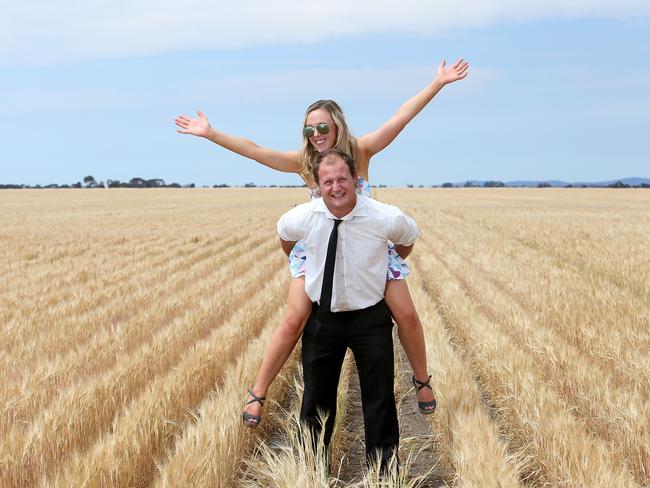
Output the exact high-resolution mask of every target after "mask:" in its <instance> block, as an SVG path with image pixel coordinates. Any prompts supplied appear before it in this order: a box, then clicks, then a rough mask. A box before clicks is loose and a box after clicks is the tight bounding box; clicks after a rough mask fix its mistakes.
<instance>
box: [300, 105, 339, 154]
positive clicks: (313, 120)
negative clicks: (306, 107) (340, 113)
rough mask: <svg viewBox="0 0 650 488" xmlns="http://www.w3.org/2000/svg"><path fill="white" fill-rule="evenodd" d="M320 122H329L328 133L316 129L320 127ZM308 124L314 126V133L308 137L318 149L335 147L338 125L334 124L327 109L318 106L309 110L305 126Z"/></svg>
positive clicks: (319, 150)
mask: <svg viewBox="0 0 650 488" xmlns="http://www.w3.org/2000/svg"><path fill="white" fill-rule="evenodd" d="M319 124H327V127H328V128H329V132H327V133H326V134H321V133H320V132H318V130H316V129H317V128H318V127H319ZM307 126H311V127H313V128H314V131H313V132H314V133H313V134H312V135H311V136H310V137H309V138H308V139H309V142H310V143H311V145H312V146H313V147H314V149H315V150H316V151H318V152H321V151H324V150H325V149H331V148H333V147H334V145H335V144H336V125H334V121H333V120H332V117H330V114H329V112H328V111H327V110H325V109H324V108H317V109H316V110H312V111H311V112H309V113H308V114H307V120H306V121H305V127H307ZM320 127H322V125H321V126H320Z"/></svg>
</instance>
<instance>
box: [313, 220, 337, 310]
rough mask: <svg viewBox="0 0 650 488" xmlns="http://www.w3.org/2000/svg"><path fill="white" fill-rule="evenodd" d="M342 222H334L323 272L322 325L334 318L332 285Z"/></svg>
mask: <svg viewBox="0 0 650 488" xmlns="http://www.w3.org/2000/svg"><path fill="white" fill-rule="evenodd" d="M341 222H342V220H334V228H333V229H332V232H331V233H330V239H329V242H328V243H327V255H326V256H325V270H324V272H323V285H322V286H321V290H320V304H319V307H318V320H319V321H320V322H321V323H322V322H325V321H327V320H328V319H330V318H331V317H332V312H331V311H330V308H331V306H332V284H333V283H334V264H335V262H336V244H337V242H338V240H339V231H338V228H339V224H340V223H341Z"/></svg>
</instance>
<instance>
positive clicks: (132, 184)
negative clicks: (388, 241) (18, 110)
mask: <svg viewBox="0 0 650 488" xmlns="http://www.w3.org/2000/svg"><path fill="white" fill-rule="evenodd" d="M306 186H307V185H305V184H302V185H256V184H255V183H252V182H249V183H245V184H244V185H242V187H243V188H305V187H306ZM406 186H407V188H414V185H413V184H410V183H409V184H407V185H406ZM437 186H438V185H430V187H431V188H436V187H437ZM440 186H441V187H442V188H454V187H459V186H460V187H463V188H503V187H506V186H508V187H509V188H513V187H514V188H516V187H521V188H530V186H526V185H506V184H505V183H504V182H503V181H497V180H489V181H484V182H483V183H480V184H479V183H476V182H472V181H466V182H465V183H464V184H463V185H454V184H453V183H449V182H447V183H443V184H442V185H440ZM536 186H537V188H551V187H553V185H551V183H548V182H546V181H541V182H539V183H537V185H536ZM377 187H378V188H386V185H377ZM424 187H425V186H424V185H418V188H424ZM28 188H30V189H45V188H196V185H195V184H194V183H187V184H185V185H181V184H179V183H169V184H167V183H165V180H163V179H161V178H153V179H149V180H147V179H144V178H137V177H136V178H131V179H130V180H129V181H128V182H127V181H120V180H106V182H105V183H104V181H97V180H95V178H94V177H93V176H92V175H88V176H85V177H84V179H83V183H82V182H81V181H77V182H76V183H72V184H70V185H58V184H56V183H52V184H49V185H44V186H41V185H33V186H30V185H22V184H21V185H16V184H0V190H5V189H28ZM203 188H209V186H203ZM212 188H231V185H228V184H226V183H218V184H215V185H212ZM555 188H650V184H649V183H641V184H639V185H628V184H627V183H623V182H622V181H620V180H619V181H616V182H614V183H610V184H608V185H598V184H576V185H572V184H567V185H563V186H555Z"/></svg>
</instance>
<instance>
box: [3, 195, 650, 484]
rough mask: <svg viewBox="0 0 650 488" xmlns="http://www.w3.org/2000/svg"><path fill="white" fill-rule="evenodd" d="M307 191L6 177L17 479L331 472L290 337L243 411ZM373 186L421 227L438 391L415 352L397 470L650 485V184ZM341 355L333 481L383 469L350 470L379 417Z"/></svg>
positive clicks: (160, 479) (9, 374) (418, 286)
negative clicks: (307, 426) (287, 230)
mask: <svg viewBox="0 0 650 488" xmlns="http://www.w3.org/2000/svg"><path fill="white" fill-rule="evenodd" d="M305 193H306V192H305V191H304V190H279V189H277V190H276V189H220V190H212V189H210V190H207V189H206V190H198V189H194V190H175V189H174V190H120V189H111V190H87V191H83V190H53V191H47V190H43V191H29V190H27V191H3V192H0V243H1V246H0V270H1V274H0V345H1V349H0V372H1V376H0V378H1V379H0V440H1V442H0V449H1V453H0V486H2V487H18V486H21V487H22V486H48V487H49V486H57V487H72V486H124V487H127V486H128V487H131V486H156V487H158V486H163V487H189V486H192V487H194V486H206V487H208V486H209V487H226V486H269V485H271V484H273V485H275V486H286V487H293V486H321V485H322V484H323V483H327V481H323V479H324V478H323V475H322V473H319V472H318V471H317V470H316V471H311V470H310V466H311V465H312V463H310V460H309V459H303V458H301V457H300V453H299V452H298V450H296V449H295V447H296V445H295V444H296V442H297V441H296V440H295V439H293V436H292V432H293V431H294V430H295V429H294V428H293V424H292V417H293V415H294V414H295V411H296V405H297V401H296V394H295V393H296V392H295V388H294V382H295V379H296V378H298V379H299V368H298V366H297V361H296V360H297V355H296V354H294V356H293V358H292V360H291V361H290V362H289V363H288V364H287V366H286V367H285V369H284V370H283V373H282V377H281V378H279V380H278V381H276V382H275V384H274V386H273V390H272V392H271V395H270V396H271V397H272V399H273V400H272V401H270V402H269V403H268V404H267V407H266V409H265V418H264V422H263V428H261V429H260V430H258V431H255V432H251V431H249V430H246V429H244V428H243V427H242V426H241V424H240V420H239V413H240V411H241V407H242V404H243V400H244V397H245V390H246V387H247V386H248V385H249V384H250V383H251V382H252V380H253V378H254V375H255V372H256V369H257V367H258V365H259V362H260V358H261V354H262V351H263V350H264V346H265V344H266V343H267V342H268V340H269V337H270V334H271V332H272V331H273V329H274V327H275V326H276V324H277V322H278V320H279V318H280V315H281V313H282V311H283V308H284V305H285V301H284V300H285V294H286V289H287V284H288V280H289V274H288V271H287V269H286V265H285V259H284V257H283V254H282V253H281V251H280V249H279V246H278V243H277V238H276V236H275V222H276V220H277V218H278V217H279V216H280V215H281V214H282V213H283V212H284V211H285V210H287V209H288V208H290V207H291V206H292V205H293V204H295V203H301V202H303V201H305V200H306V194H305ZM377 197H378V198H379V199H380V200H382V201H385V202H389V203H395V204H398V205H400V206H401V207H402V208H403V209H404V210H405V211H406V212H407V213H409V214H410V215H412V216H413V217H414V218H415V219H416V220H417V222H418V223H419V225H420V227H421V229H422V237H421V239H420V240H419V241H418V243H417V244H416V248H415V251H414V252H413V254H412V256H411V257H410V258H409V261H410V264H411V267H412V275H411V277H410V278H409V285H410V289H411V293H412V295H413V298H414V300H415V302H416V306H417V309H418V311H419V313H420V315H421V318H422V320H423V322H424V324H425V334H426V340H427V348H428V354H429V365H430V372H431V373H432V374H433V382H434V385H435V390H436V395H437V397H438V401H439V407H438V411H437V413H436V414H435V415H433V416H431V417H427V418H421V417H419V416H417V415H413V414H412V411H413V404H414V402H415V397H414V393H413V391H409V389H408V386H406V382H405V381H404V377H405V376H406V375H408V365H407V363H406V362H405V361H404V359H403V357H400V355H398V359H399V360H398V361H397V366H396V375H397V376H398V380H399V381H397V383H396V388H397V390H398V391H397V393H398V398H399V399H400V405H401V410H400V412H401V414H400V422H401V428H402V430H403V433H404V435H403V440H404V441H403V445H402V448H401V457H402V461H403V468H402V470H401V473H402V476H408V475H409V473H410V475H421V476H422V477H421V479H420V481H422V483H423V485H424V486H434V485H444V484H447V485H451V486H475V487H492V486H582V487H600V486H603V487H604V486H607V487H627V486H648V485H650V410H649V409H650V406H649V405H650V403H649V401H648V400H649V397H650V193H648V192H647V191H645V190H605V189H603V190H586V189H572V190H569V189H539V190H538V189H444V190H443V189H435V190H433V189H432V190H428V189H427V190H419V189H410V190H392V189H380V190H378V193H377ZM396 349H397V350H398V352H399V349H400V346H399V344H397V345H396ZM346 371H347V372H346V373H344V374H343V378H342V389H341V405H342V406H344V408H342V415H341V417H342V418H341V423H340V425H341V428H340V429H339V435H337V436H336V438H335V445H334V460H333V467H334V468H335V472H334V474H335V476H336V477H338V478H339V479H340V481H337V480H336V479H334V478H331V479H330V481H329V483H330V484H331V485H337V486H343V485H346V486H347V485H351V484H352V483H354V482H356V483H357V484H358V485H365V486H373V485H374V483H373V481H372V480H371V479H370V478H366V479H365V480H364V479H357V480H356V481H354V480H353V478H354V476H355V475H358V474H359V470H358V469H357V468H356V465H358V464H359V459H358V456H357V455H355V454H354V452H357V451H359V449H358V445H357V444H358V438H359V436H362V431H361V424H360V423H359V422H358V418H356V417H358V415H359V414H358V406H357V407H355V406H354V403H355V402H354V398H355V395H356V394H357V391H356V389H357V386H356V383H355V382H354V367H353V364H352V361H349V362H348V364H347V365H346ZM298 384H299V381H298ZM292 439H293V440H292ZM292 442H293V443H294V446H293V447H294V452H292V451H291V447H292V446H291V443H292ZM259 445H261V446H270V447H268V448H266V449H262V450H255V447H256V446H259ZM278 446H283V447H278ZM287 446H288V447H287ZM420 449H423V450H422V452H421V453H420V459H419V461H414V462H413V463H412V464H410V465H409V462H408V461H407V458H409V457H413V456H415V453H416V451H418V450H420ZM423 459H424V461H425V462H422V460H423ZM429 467H432V469H431V470H430V473H429V474H428V475H427V474H426V471H427V468H429ZM271 480H273V481H271ZM414 481H417V479H415V480H414V479H411V483H412V484H416V483H414ZM322 486H325V485H322Z"/></svg>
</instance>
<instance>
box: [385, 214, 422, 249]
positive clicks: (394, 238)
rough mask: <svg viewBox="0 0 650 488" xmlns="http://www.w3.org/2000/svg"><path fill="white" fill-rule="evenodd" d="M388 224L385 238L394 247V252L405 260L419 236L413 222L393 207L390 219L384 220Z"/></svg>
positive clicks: (418, 231) (418, 230)
mask: <svg viewBox="0 0 650 488" xmlns="http://www.w3.org/2000/svg"><path fill="white" fill-rule="evenodd" d="M386 221H387V223H389V227H388V229H387V230H388V232H387V234H388V235H387V237H388V239H389V240H390V241H391V242H392V243H393V244H394V245H395V251H397V254H399V255H400V256H401V257H402V258H406V257H407V256H408V255H409V254H410V253H411V251H412V250H413V244H414V243H415V240H416V239H417V238H418V237H419V236H420V229H418V226H417V224H416V223H415V220H413V219H412V218H411V217H408V216H406V215H404V214H403V213H402V211H401V210H400V209H399V208H397V207H394V208H393V215H392V218H390V219H387V220H386Z"/></svg>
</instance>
